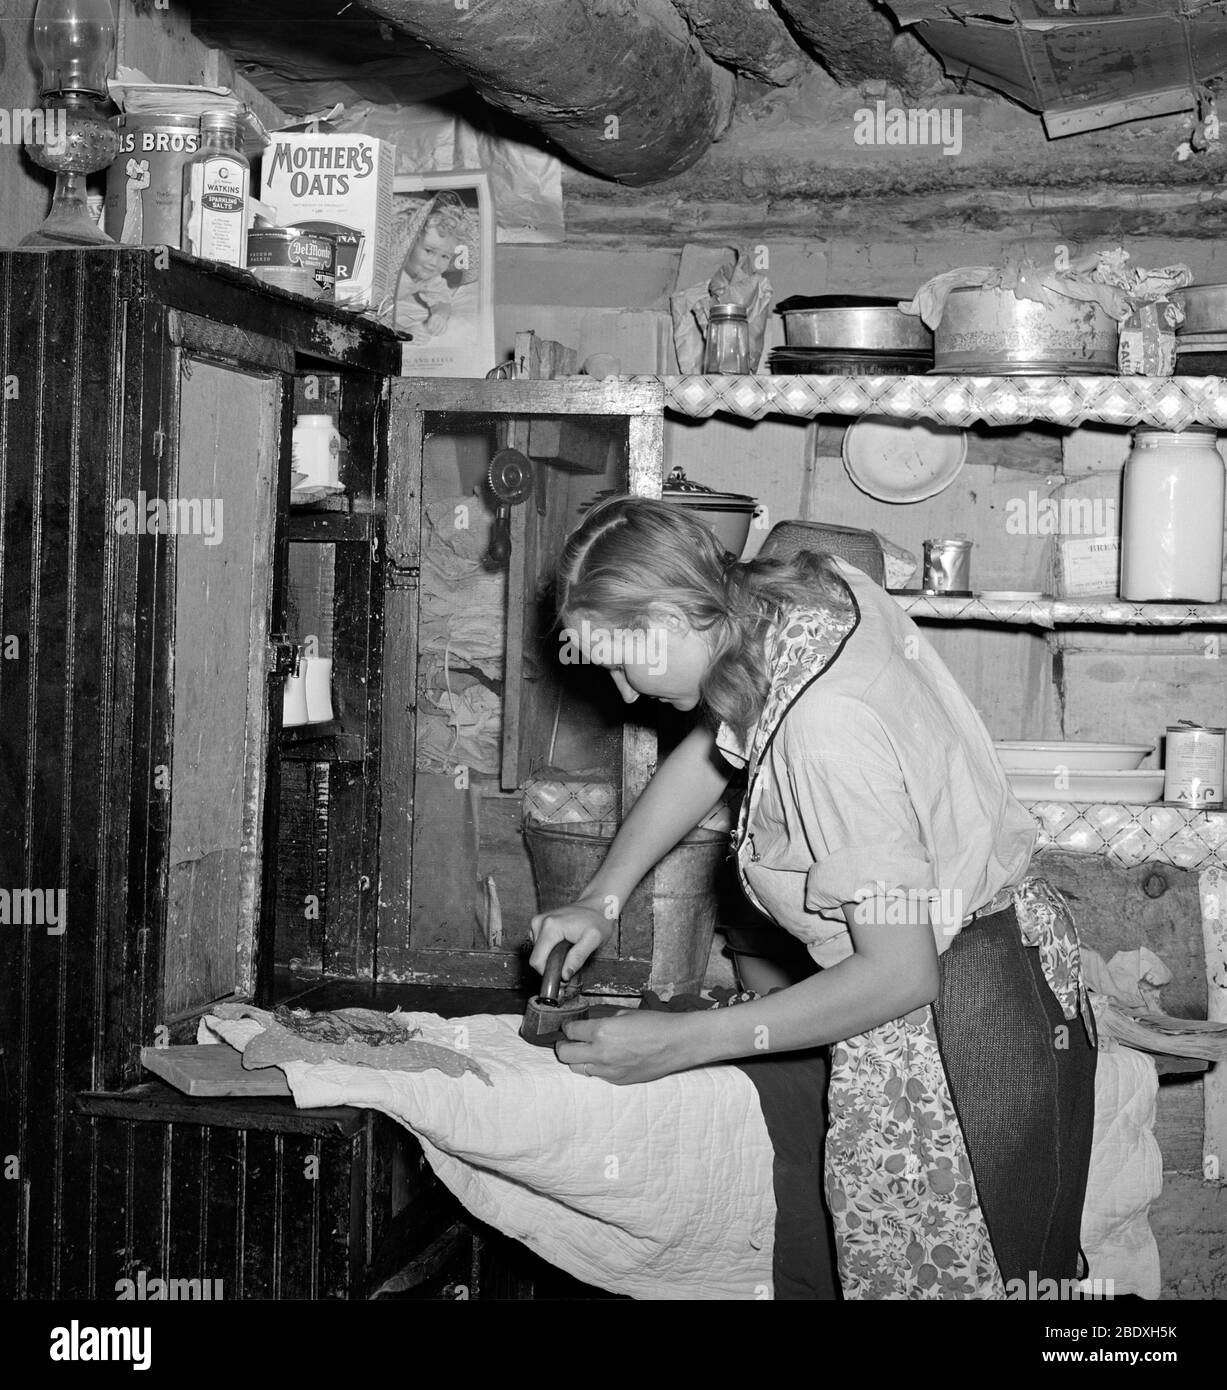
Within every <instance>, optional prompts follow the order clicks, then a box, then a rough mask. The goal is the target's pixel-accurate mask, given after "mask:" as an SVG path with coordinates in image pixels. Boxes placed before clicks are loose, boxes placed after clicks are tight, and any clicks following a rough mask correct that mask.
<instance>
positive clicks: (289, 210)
mask: <svg viewBox="0 0 1227 1390" xmlns="http://www.w3.org/2000/svg"><path fill="white" fill-rule="evenodd" d="M395 174H396V146H395V145H392V144H389V143H388V141H386V140H376V139H375V138H374V137H373V136H370V135H360V134H358V133H357V132H356V131H344V132H340V133H337V134H326V135H321V134H314V135H311V134H297V133H292V132H285V131H281V132H278V133H277V134H276V135H274V136H273V137H272V143H271V144H270V145H269V146H268V148H267V149H266V150H265V151H264V156H263V164H262V166H261V176H260V196H261V198H262V199H263V201H264V202H266V203H268V204H270V205H271V206H272V207H273V208H275V209H276V213H277V225H278V226H279V227H301V228H302V229H303V230H304V231H308V232H324V233H326V234H327V235H329V236H334V237H336V240H337V263H336V276H337V278H336V302H337V303H338V304H339V305H340V306H341V307H342V308H346V309H353V310H355V311H357V312H359V313H361V312H364V311H367V310H370V311H372V312H375V313H377V314H380V313H385V312H390V304H391V292H392V279H393V267H392V266H391V264H390V259H391V246H392V181H393V179H394V177H395Z"/></svg>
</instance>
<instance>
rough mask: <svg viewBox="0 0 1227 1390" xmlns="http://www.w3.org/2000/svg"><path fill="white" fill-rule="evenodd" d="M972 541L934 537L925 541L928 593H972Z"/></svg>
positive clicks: (924, 584)
mask: <svg viewBox="0 0 1227 1390" xmlns="http://www.w3.org/2000/svg"><path fill="white" fill-rule="evenodd" d="M971 545H972V543H971V541H964V540H932V541H925V543H924V580H923V583H922V585H921V588H922V589H923V591H924V592H925V593H926V594H970V593H971Z"/></svg>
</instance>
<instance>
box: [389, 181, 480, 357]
mask: <svg viewBox="0 0 1227 1390" xmlns="http://www.w3.org/2000/svg"><path fill="white" fill-rule="evenodd" d="M392 209H393V238H392V279H391V292H392V295H393V323H394V325H395V326H396V327H397V328H402V329H405V330H406V331H407V332H409V333H412V334H413V342H412V343H406V344H405V345H404V349H403V360H402V364H401V371H402V373H403V374H404V375H405V376H475V377H484V376H485V375H486V373H487V372H488V371H489V370H490V369H491V368H492V367H493V366H494V365H495V363H494V234H495V226H494V207H493V204H492V202H491V200H490V180H489V176H488V175H486V174H483V173H477V172H475V171H473V170H469V171H467V172H463V173H454V174H439V173H432V174H403V175H399V176H398V177H397V178H396V180H395V182H394V184H393V194H392Z"/></svg>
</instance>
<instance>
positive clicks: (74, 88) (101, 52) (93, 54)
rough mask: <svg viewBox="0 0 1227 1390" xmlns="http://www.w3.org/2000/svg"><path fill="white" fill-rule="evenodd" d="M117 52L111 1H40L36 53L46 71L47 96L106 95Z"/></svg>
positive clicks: (44, 73)
mask: <svg viewBox="0 0 1227 1390" xmlns="http://www.w3.org/2000/svg"><path fill="white" fill-rule="evenodd" d="M114 51H115V17H114V15H113V14H112V12H111V3H110V0H38V7H37V9H36V10H35V12H34V52H35V54H36V55H37V57H38V61H39V64H40V65H41V67H42V70H43V74H42V88H41V92H42V95H43V96H44V97H46V96H47V95H49V94H50V93H53V92H94V93H96V94H97V95H99V96H103V97H105V96H106V95H107V77H108V75H109V73H110V67H111V57H112V55H113V54H114Z"/></svg>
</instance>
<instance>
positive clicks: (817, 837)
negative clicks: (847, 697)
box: [781, 702, 937, 913]
mask: <svg viewBox="0 0 1227 1390" xmlns="http://www.w3.org/2000/svg"><path fill="white" fill-rule="evenodd" d="M837 723H838V727H837V728H833V727H830V726H828V728H827V729H826V730H825V731H824V737H823V738H822V740H821V741H820V742H818V743H817V744H815V742H814V741H813V740H812V739H810V740H806V739H805V738H804V737H803V736H798V734H797V732H796V731H794V732H793V733H792V735H791V736H790V737H787V738H786V739H785V740H784V745H783V748H782V750H781V751H782V753H783V755H784V757H785V759H786V764H787V771H786V776H787V780H788V785H789V789H790V793H791V797H792V800H793V803H794V805H793V808H792V809H793V813H794V815H795V816H796V818H797V823H798V824H799V826H800V829H801V832H802V834H803V836H804V838H805V843H806V847H807V852H808V854H809V855H810V856H811V857H812V863H811V866H810V868H809V870H808V872H807V874H806V882H805V907H806V910H807V911H809V912H821V913H830V912H833V911H838V910H839V909H842V908H843V907H845V906H848V905H850V904H854V903H858V902H863V901H864V900H865V899H867V898H871V897H874V896H875V895H878V894H882V895H885V896H887V897H892V896H898V895H907V894H911V893H917V892H920V893H924V892H930V891H932V890H934V889H935V888H936V886H937V884H936V879H935V869H934V864H933V860H932V856H931V855H930V854H929V852H928V850H927V849H926V848H925V845H924V844H923V842H922V840H921V834H920V824H919V821H918V819H917V816H916V813H915V810H914V809H913V806H912V801H911V798H910V797H909V795H908V791H907V787H906V785H905V783H904V777H903V772H902V769H901V768H900V767H899V765H898V762H897V761H894V760H892V759H891V757H890V745H889V742H888V741H887V740H886V738H885V735H884V733H883V731H882V729H881V728H880V726H878V725H877V723H876V721H875V719H874V717H873V715H872V713H871V712H870V711H868V710H867V709H865V708H864V707H858V706H856V705H855V703H852V702H848V704H847V707H846V708H843V709H841V710H840V711H839V719H838V721H837ZM832 744H836V745H837V746H836V747H833V746H832Z"/></svg>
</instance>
